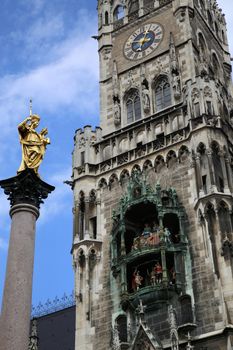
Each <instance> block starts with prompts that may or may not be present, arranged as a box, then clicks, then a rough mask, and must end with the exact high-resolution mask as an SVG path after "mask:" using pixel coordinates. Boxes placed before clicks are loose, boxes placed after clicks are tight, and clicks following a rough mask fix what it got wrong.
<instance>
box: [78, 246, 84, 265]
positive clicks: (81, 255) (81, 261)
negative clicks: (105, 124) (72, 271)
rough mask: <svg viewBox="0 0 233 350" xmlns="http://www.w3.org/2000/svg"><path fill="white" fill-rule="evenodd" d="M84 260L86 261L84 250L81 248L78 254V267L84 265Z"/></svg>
mask: <svg viewBox="0 0 233 350" xmlns="http://www.w3.org/2000/svg"><path fill="white" fill-rule="evenodd" d="M85 261H86V258H85V254H84V251H83V250H82V249H81V250H80V252H79V256H78V262H79V265H80V267H84V265H85Z"/></svg>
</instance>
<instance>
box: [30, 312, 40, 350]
mask: <svg viewBox="0 0 233 350" xmlns="http://www.w3.org/2000/svg"><path fill="white" fill-rule="evenodd" d="M38 349H39V348H38V335H37V320H36V319H33V320H32V329H31V335H30V337H29V346H28V350H38Z"/></svg>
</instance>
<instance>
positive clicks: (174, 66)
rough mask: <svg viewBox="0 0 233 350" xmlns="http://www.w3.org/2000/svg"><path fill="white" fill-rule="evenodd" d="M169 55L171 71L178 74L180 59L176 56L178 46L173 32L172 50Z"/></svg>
mask: <svg viewBox="0 0 233 350" xmlns="http://www.w3.org/2000/svg"><path fill="white" fill-rule="evenodd" d="M169 51H170V52H169V56H170V68H171V73H172V74H175V75H177V74H178V71H179V68H178V61H177V57H176V48H175V44H174V38H173V35H172V33H170V50H169Z"/></svg>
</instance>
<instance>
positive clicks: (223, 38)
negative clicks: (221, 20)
mask: <svg viewBox="0 0 233 350" xmlns="http://www.w3.org/2000/svg"><path fill="white" fill-rule="evenodd" d="M222 41H223V43H224V44H225V43H226V36H225V32H224V30H222Z"/></svg>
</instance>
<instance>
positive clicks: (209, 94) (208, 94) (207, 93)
mask: <svg viewBox="0 0 233 350" xmlns="http://www.w3.org/2000/svg"><path fill="white" fill-rule="evenodd" d="M204 96H205V97H210V98H212V97H213V94H212V91H211V88H210V87H209V86H206V87H205V88H204Z"/></svg>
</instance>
